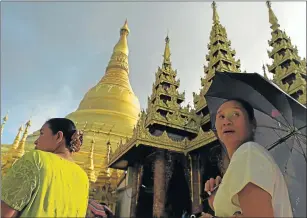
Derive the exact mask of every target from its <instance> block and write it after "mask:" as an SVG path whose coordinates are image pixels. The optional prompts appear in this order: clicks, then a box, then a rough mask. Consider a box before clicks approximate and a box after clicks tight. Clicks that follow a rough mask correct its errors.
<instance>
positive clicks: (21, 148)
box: [13, 120, 31, 159]
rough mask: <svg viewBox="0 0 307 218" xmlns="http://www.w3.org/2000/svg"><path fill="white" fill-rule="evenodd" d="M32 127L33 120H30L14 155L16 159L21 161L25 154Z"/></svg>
mask: <svg viewBox="0 0 307 218" xmlns="http://www.w3.org/2000/svg"><path fill="white" fill-rule="evenodd" d="M30 126H31V120H29V121H28V122H27V123H26V128H25V131H24V132H23V135H22V138H21V140H20V142H19V144H18V147H17V148H16V152H15V153H14V155H13V156H14V158H15V159H19V158H21V157H22V155H23V154H24V153H25V143H26V139H27V136H28V132H29V128H30Z"/></svg>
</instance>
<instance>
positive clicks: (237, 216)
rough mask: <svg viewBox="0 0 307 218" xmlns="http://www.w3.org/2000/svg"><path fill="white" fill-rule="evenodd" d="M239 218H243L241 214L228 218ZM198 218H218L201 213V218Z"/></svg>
mask: <svg viewBox="0 0 307 218" xmlns="http://www.w3.org/2000/svg"><path fill="white" fill-rule="evenodd" d="M239 217H243V215H242V214H241V213H235V214H234V215H233V216H231V217H229V218H239ZM200 218H218V217H217V216H212V215H211V214H209V213H204V212H202V213H201V217H200Z"/></svg>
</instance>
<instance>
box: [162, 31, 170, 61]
mask: <svg viewBox="0 0 307 218" xmlns="http://www.w3.org/2000/svg"><path fill="white" fill-rule="evenodd" d="M163 58H164V59H163V65H166V64H167V65H171V51H170V47H169V37H168V34H167V36H166V38H165V49H164V54H163Z"/></svg>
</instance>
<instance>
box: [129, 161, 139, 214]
mask: <svg viewBox="0 0 307 218" xmlns="http://www.w3.org/2000/svg"><path fill="white" fill-rule="evenodd" d="M138 172H139V164H138V163H135V164H134V166H133V167H131V174H132V175H131V189H132V190H131V204H130V217H136V201H137V196H138V194H137V191H138V187H137V186H138Z"/></svg>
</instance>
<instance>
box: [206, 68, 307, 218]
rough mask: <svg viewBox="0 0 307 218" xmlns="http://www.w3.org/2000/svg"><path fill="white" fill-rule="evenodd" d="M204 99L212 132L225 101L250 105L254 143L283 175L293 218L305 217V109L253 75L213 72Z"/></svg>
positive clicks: (274, 86) (265, 81)
mask: <svg viewBox="0 0 307 218" xmlns="http://www.w3.org/2000/svg"><path fill="white" fill-rule="evenodd" d="M205 98H206V100H207V105H208V108H209V111H210V117H211V123H212V127H213V129H214V128H215V127H214V123H215V113H216V111H217V109H218V108H219V107H220V105H221V104H223V103H224V102H225V101H227V100H229V99H234V98H239V99H243V100H245V101H247V102H249V103H250V104H251V106H252V107H253V108H254V112H255V117H256V120H257V129H256V131H255V141H256V142H258V143H259V144H260V145H263V146H265V147H266V148H267V149H268V150H269V151H270V152H271V154H272V155H273V157H274V158H275V161H276V163H277V164H278V166H279V167H280V169H281V171H282V172H283V174H284V177H285V180H286V182H287V185H288V189H289V195H290V201H291V204H292V209H293V215H294V217H306V162H307V161H306V160H307V158H306V107H305V106H304V105H302V104H300V103H299V102H297V101H296V100H295V99H293V98H292V97H291V96H289V95H288V94H286V93H285V92H284V91H282V90H281V89H280V88H279V87H278V86H277V85H275V84H274V83H272V82H270V81H269V80H267V79H265V78H264V77H262V76H261V75H259V74H257V73H226V72H225V73H220V72H217V73H216V75H215V76H214V78H213V81H212V84H211V86H210V88H209V90H208V92H207V94H206V95H205Z"/></svg>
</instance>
